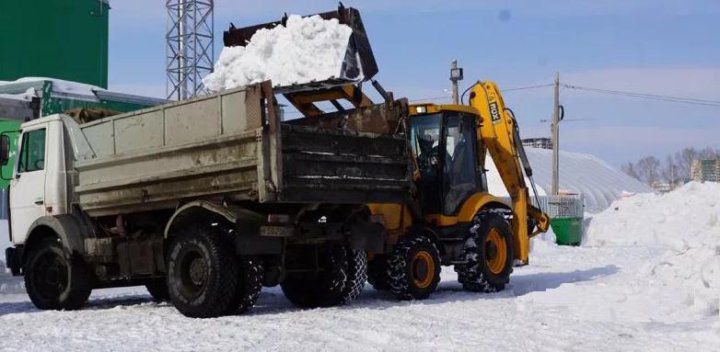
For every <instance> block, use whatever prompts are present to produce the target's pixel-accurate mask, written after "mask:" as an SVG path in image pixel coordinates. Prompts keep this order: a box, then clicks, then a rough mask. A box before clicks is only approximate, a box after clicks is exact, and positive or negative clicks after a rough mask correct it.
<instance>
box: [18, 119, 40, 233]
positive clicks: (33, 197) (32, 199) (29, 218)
mask: <svg viewBox="0 0 720 352" xmlns="http://www.w3.org/2000/svg"><path fill="white" fill-rule="evenodd" d="M46 132H47V127H46V126H39V127H35V126H33V127H30V128H29V129H27V130H24V131H23V133H22V142H21V144H20V153H19V154H18V159H17V161H16V163H15V164H16V169H15V175H14V177H13V180H12V181H11V184H10V221H11V225H12V227H11V229H12V238H13V242H14V243H23V242H24V241H25V237H26V236H27V231H28V229H29V228H30V225H32V223H33V222H34V221H35V220H37V219H38V218H40V217H43V216H45V175H46V172H45V156H46V155H47V151H46V145H47V143H46V135H47V133H46Z"/></svg>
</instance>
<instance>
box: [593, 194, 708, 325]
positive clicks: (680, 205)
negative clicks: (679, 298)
mask: <svg viewBox="0 0 720 352" xmlns="http://www.w3.org/2000/svg"><path fill="white" fill-rule="evenodd" d="M719 218H720V184H717V183H704V184H701V183H689V184H687V185H685V186H683V187H681V188H679V189H677V190H675V191H673V192H670V193H667V194H664V195H656V194H639V195H635V196H632V197H629V198H625V199H622V200H620V201H617V202H615V203H613V205H612V206H611V207H610V208H609V209H607V210H606V211H604V212H602V213H600V214H597V215H595V216H594V217H593V218H592V221H591V223H590V226H589V228H588V230H587V234H586V238H585V241H584V243H583V245H584V246H644V247H655V248H661V249H667V251H666V252H665V253H664V254H663V255H661V256H660V257H659V258H657V259H656V260H654V261H651V262H650V263H647V265H645V267H644V268H643V269H642V270H643V274H644V275H647V277H648V278H651V279H653V280H655V281H657V282H658V283H660V284H662V285H667V286H680V287H684V288H688V289H690V290H691V291H692V292H693V294H691V295H690V296H689V297H688V299H687V301H688V304H689V305H690V306H693V307H696V308H699V309H701V310H703V311H704V312H706V313H708V314H712V315H717V314H718V311H719V306H720V221H718V219H719Z"/></svg>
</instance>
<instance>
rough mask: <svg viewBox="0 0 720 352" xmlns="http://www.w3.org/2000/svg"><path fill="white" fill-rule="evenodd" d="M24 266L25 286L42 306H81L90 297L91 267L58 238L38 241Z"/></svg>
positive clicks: (35, 302)
mask: <svg viewBox="0 0 720 352" xmlns="http://www.w3.org/2000/svg"><path fill="white" fill-rule="evenodd" d="M23 268H24V271H25V288H26V290H27V293H28V296H30V300H31V301H32V302H33V304H34V305H35V307H37V308H38V309H55V310H60V309H66V310H72V309H78V308H81V307H82V306H83V305H84V304H85V302H87V299H88V297H90V292H91V291H92V287H91V277H90V274H89V271H88V268H87V267H86V266H85V263H84V262H83V261H82V260H81V259H80V258H74V257H71V256H70V255H69V254H66V253H65V251H64V250H63V248H62V246H61V245H60V243H59V242H58V240H57V239H55V238H46V239H43V240H42V241H41V242H40V243H38V245H37V247H35V248H34V249H33V250H31V252H30V253H28V256H27V261H26V262H25V265H24V266H23Z"/></svg>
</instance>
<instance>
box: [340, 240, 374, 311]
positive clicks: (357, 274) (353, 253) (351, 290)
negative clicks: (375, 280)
mask: <svg viewBox="0 0 720 352" xmlns="http://www.w3.org/2000/svg"><path fill="white" fill-rule="evenodd" d="M346 256H347V262H348V271H347V279H346V280H345V288H344V289H343V303H348V302H350V301H353V300H355V299H356V298H357V297H358V296H359V295H360V293H361V292H362V290H363V288H365V281H367V279H368V261H367V252H365V251H362V250H357V249H352V248H349V247H347V248H346Z"/></svg>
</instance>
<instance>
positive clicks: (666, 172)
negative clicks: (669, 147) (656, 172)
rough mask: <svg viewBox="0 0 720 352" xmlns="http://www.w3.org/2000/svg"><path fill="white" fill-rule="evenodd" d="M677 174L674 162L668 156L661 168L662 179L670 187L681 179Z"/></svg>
mask: <svg viewBox="0 0 720 352" xmlns="http://www.w3.org/2000/svg"><path fill="white" fill-rule="evenodd" d="M678 172H679V170H678V167H677V165H675V160H674V159H673V157H672V155H668V156H667V158H665V165H663V166H662V178H663V179H664V180H665V181H667V182H668V183H670V184H671V185H675V184H677V182H678V181H679V180H681V179H682V177H681V176H680V175H679V174H678Z"/></svg>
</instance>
